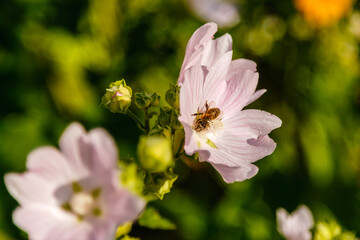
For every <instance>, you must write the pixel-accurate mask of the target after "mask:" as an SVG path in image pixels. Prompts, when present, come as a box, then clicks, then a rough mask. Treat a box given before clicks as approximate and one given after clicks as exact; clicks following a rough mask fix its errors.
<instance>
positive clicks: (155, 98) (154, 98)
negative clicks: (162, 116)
mask: <svg viewBox="0 0 360 240" xmlns="http://www.w3.org/2000/svg"><path fill="white" fill-rule="evenodd" d="M151 100H152V101H151V106H157V105H159V103H160V95H159V94H158V93H156V92H155V93H153V94H152V95H151Z"/></svg>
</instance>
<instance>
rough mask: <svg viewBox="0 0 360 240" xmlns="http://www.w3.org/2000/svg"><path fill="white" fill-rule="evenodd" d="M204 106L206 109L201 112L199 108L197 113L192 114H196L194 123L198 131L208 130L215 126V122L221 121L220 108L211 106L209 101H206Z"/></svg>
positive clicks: (194, 127)
mask: <svg viewBox="0 0 360 240" xmlns="http://www.w3.org/2000/svg"><path fill="white" fill-rule="evenodd" d="M204 107H205V111H203V112H200V111H199V109H198V112H197V113H194V114H192V116H196V118H195V119H194V124H193V129H194V130H195V131H196V132H202V131H204V130H208V129H210V128H212V127H213V125H214V124H213V123H217V122H219V121H220V120H219V119H218V118H219V116H220V114H221V111H220V108H216V107H215V108H210V105H209V104H208V103H207V101H206V102H205V106H204ZM215 120H216V121H215Z"/></svg>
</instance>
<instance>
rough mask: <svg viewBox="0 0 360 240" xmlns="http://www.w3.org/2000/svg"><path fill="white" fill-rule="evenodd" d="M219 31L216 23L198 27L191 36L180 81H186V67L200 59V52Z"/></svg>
mask: <svg viewBox="0 0 360 240" xmlns="http://www.w3.org/2000/svg"><path fill="white" fill-rule="evenodd" d="M216 31H217V25H216V24H215V23H207V24H205V25H203V26H201V27H200V28H198V29H197V30H196V31H195V32H194V33H193V35H192V36H191V38H190V40H189V42H188V44H187V46H186V51H185V57H184V61H183V63H182V66H181V70H180V75H179V79H178V83H182V82H183V81H184V74H185V71H186V69H188V68H190V67H191V66H193V65H194V64H195V63H196V62H197V61H198V59H199V57H200V54H201V53H202V51H203V49H204V45H206V44H207V43H208V42H209V41H210V40H211V39H212V38H213V37H214V33H215V32H216Z"/></svg>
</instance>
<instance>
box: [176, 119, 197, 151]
mask: <svg viewBox="0 0 360 240" xmlns="http://www.w3.org/2000/svg"><path fill="white" fill-rule="evenodd" d="M179 121H180V122H181V123H182V125H183V126H184V131H185V143H184V150H185V152H186V154H188V155H193V154H194V152H195V151H197V150H198V149H199V147H198V146H197V144H196V142H195V138H194V137H193V133H194V130H193V129H192V128H191V126H190V125H189V124H188V123H187V118H186V117H184V116H180V117H179Z"/></svg>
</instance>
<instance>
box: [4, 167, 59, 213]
mask: <svg viewBox="0 0 360 240" xmlns="http://www.w3.org/2000/svg"><path fill="white" fill-rule="evenodd" d="M42 175H46V172H45V173H44V171H36V172H26V173H23V174H17V173H8V174H6V175H5V185H6V187H7V189H8V191H9V192H10V194H11V195H12V196H13V197H14V198H15V199H16V200H17V201H18V202H19V203H20V204H21V205H22V206H28V205H32V204H50V205H51V204H57V200H56V198H55V196H54V192H55V189H56V187H57V186H58V185H57V183H55V184H54V182H52V181H48V179H46V178H44V177H43V176H42ZM48 176H49V175H48Z"/></svg>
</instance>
